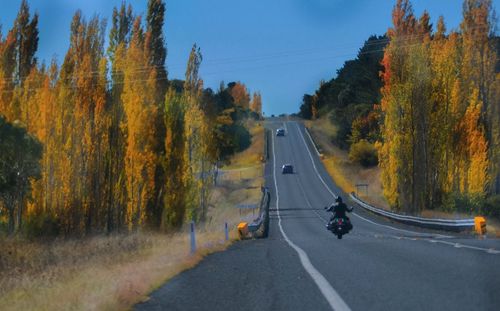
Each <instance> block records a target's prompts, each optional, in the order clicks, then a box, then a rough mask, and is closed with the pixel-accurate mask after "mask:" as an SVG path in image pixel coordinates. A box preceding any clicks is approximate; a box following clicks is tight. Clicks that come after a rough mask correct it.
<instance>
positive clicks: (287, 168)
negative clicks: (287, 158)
mask: <svg viewBox="0 0 500 311" xmlns="http://www.w3.org/2000/svg"><path fill="white" fill-rule="evenodd" d="M281 173H282V174H293V165H291V164H283V166H282V167H281Z"/></svg>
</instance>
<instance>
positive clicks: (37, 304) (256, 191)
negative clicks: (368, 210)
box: [0, 124, 264, 310]
mask: <svg viewBox="0 0 500 311" xmlns="http://www.w3.org/2000/svg"><path fill="white" fill-rule="evenodd" d="M251 130H252V133H254V139H253V140H252V146H251V147H250V148H251V149H252V150H254V151H255V152H257V151H258V152H260V153H262V150H263V148H264V147H263V144H264V141H263V139H264V136H263V128H262V126H261V125H256V124H255V125H254V126H253V127H252V129H251ZM259 148H260V149H259ZM248 152H249V151H248V150H247V151H245V152H243V153H247V154H246V156H245V155H242V154H243V153H242V154H238V155H236V156H235V158H234V161H233V164H234V165H236V166H237V167H239V168H244V167H245V165H247V166H249V167H250V168H248V169H245V170H244V172H245V173H244V174H239V173H238V174H236V173H234V174H232V173H231V174H228V175H226V176H224V177H223V178H221V180H220V182H219V183H218V186H217V187H215V188H214V189H213V191H212V195H211V199H210V207H209V210H208V213H207V221H206V222H205V223H204V224H202V225H198V226H197V228H196V232H197V235H196V242H197V246H198V251H197V252H196V254H194V255H191V254H190V252H189V247H190V244H189V234H188V230H187V228H184V229H183V230H181V231H180V232H179V233H176V234H168V235H167V234H160V233H148V232H138V233H135V234H119V235H112V236H97V237H93V238H86V239H75V240H54V241H45V242H44V241H28V240H25V239H7V238H0V306H1V307H0V309H2V310H117V309H118V310H121V309H129V308H131V307H132V306H133V305H134V304H135V303H138V302H140V301H143V300H145V299H147V295H148V293H150V292H151V291H153V290H154V289H156V288H158V287H159V286H160V285H161V284H163V283H164V282H166V281H167V280H168V279H170V278H172V277H173V276H175V275H176V274H178V273H180V272H182V271H184V270H186V269H189V268H191V267H193V266H194V265H196V264H197V263H198V262H199V261H200V260H201V259H202V258H203V257H204V256H205V255H207V254H209V253H211V252H215V251H220V250H223V249H225V248H226V247H227V246H228V245H229V244H230V243H231V242H232V241H234V240H235V239H237V234H236V230H235V227H236V225H237V224H238V223H239V222H240V221H241V220H246V221H249V220H251V219H252V217H253V216H252V211H251V210H243V211H240V210H239V209H237V208H235V206H236V205H237V204H241V203H258V202H259V200H260V196H261V193H260V186H261V185H262V183H263V178H262V173H263V166H262V164H261V163H260V157H253V158H252V159H249V156H250V154H249V153H248ZM240 162H243V163H244V164H245V165H244V164H241V163H240ZM240 212H241V213H240ZM225 222H227V223H228V225H229V228H230V241H225V237H224V223H225Z"/></svg>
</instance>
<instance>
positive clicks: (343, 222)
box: [326, 218, 352, 239]
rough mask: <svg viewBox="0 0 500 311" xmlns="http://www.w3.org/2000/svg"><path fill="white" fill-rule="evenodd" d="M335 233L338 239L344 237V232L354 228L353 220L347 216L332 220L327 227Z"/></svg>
mask: <svg viewBox="0 0 500 311" xmlns="http://www.w3.org/2000/svg"><path fill="white" fill-rule="evenodd" d="M326 228H327V229H328V230H330V231H331V232H332V233H333V234H335V235H336V236H337V238H338V239H342V236H343V235H344V234H347V233H349V231H351V229H352V225H351V222H350V221H349V220H348V219H346V218H334V219H333V220H332V221H330V222H329V223H328V225H327V227H326Z"/></svg>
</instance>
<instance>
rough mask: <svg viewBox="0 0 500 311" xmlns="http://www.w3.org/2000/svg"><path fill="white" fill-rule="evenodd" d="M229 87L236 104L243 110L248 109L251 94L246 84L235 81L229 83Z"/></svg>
mask: <svg viewBox="0 0 500 311" xmlns="http://www.w3.org/2000/svg"><path fill="white" fill-rule="evenodd" d="M229 89H230V92H231V96H232V97H233V100H234V103H235V104H236V106H238V107H241V108H242V109H243V110H248V109H249V108H250V94H249V93H248V90H247V87H246V86H245V84H243V83H241V82H233V83H230V84H229Z"/></svg>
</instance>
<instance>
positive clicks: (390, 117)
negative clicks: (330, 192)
mask: <svg viewBox="0 0 500 311" xmlns="http://www.w3.org/2000/svg"><path fill="white" fill-rule="evenodd" d="M463 10H464V11H463V20H462V22H461V24H460V27H459V29H456V30H451V31H447V29H446V26H445V22H444V19H443V18H442V17H440V18H439V20H438V22H437V24H436V25H435V26H434V25H432V24H431V23H430V16H429V14H428V13H427V12H424V13H423V14H422V15H421V16H420V17H417V16H415V15H414V12H413V9H412V6H411V3H410V1H408V0H398V1H397V2H396V5H395V6H394V10H393V14H392V16H393V26H392V27H391V28H390V29H388V32H387V34H386V35H384V36H381V37H377V36H372V37H370V38H369V39H368V40H367V41H366V42H365V44H364V46H363V47H362V48H361V49H360V51H359V53H358V56H357V58H356V59H354V60H351V61H347V62H346V63H345V64H344V66H343V67H342V68H341V69H340V70H339V71H338V73H337V76H336V77H335V78H333V79H332V80H330V81H328V82H322V83H321V84H320V87H319V88H318V90H317V91H316V92H315V94H314V95H308V94H306V95H304V98H303V103H302V106H301V107H300V112H299V114H298V115H299V116H301V117H303V118H305V119H310V120H312V121H311V122H310V123H309V125H308V126H309V127H310V129H311V132H312V134H313V135H314V137H315V139H316V140H317V143H318V144H319V145H321V146H322V147H323V148H325V150H326V159H325V164H326V166H327V167H328V168H329V171H330V173H331V174H332V175H333V176H334V178H335V179H336V180H340V182H339V184H340V185H341V186H342V187H343V188H344V190H348V191H352V190H353V189H354V184H356V183H358V181H360V182H359V183H368V184H369V193H370V194H371V198H370V199H368V200H369V201H370V200H372V203H374V204H377V205H379V206H382V207H386V208H391V209H393V210H397V211H400V212H404V213H408V214H415V215H418V214H425V215H429V214H432V213H434V214H443V213H452V214H457V213H458V214H467V215H478V214H481V215H485V216H489V217H493V218H497V219H498V218H500V208H499V205H498V203H499V200H500V199H499V198H500V167H499V163H500V159H499V155H500V106H499V105H498V103H500V58H499V56H500V45H499V42H500V40H499V37H498V36H497V34H496V19H495V15H494V12H493V7H492V2H491V1H489V0H465V1H464V5H463ZM327 123H331V124H328V125H327V126H325V125H326V124H327ZM327 145H333V146H332V147H325V146H327ZM349 181H350V182H349ZM379 185H380V187H379ZM363 192H364V190H361V189H360V193H361V194H362V193H363ZM381 193H383V195H381Z"/></svg>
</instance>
